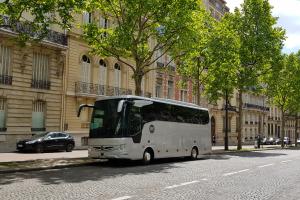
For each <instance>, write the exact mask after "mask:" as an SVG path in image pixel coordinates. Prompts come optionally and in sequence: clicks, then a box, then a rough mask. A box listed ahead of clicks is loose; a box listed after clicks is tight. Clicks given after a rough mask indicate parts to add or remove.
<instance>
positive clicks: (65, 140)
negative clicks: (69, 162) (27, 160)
mask: <svg viewBox="0 0 300 200" xmlns="http://www.w3.org/2000/svg"><path fill="white" fill-rule="evenodd" d="M74 146H75V142H74V138H73V137H72V136H71V135H69V134H68V133H65V132H46V133H39V134H35V135H33V136H32V138H31V139H27V140H21V141H19V142H17V150H18V151H35V152H37V153H42V152H44V151H49V150H65V151H67V152H71V151H72V150H73V148H74Z"/></svg>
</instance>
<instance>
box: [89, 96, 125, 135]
mask: <svg viewBox="0 0 300 200" xmlns="http://www.w3.org/2000/svg"><path fill="white" fill-rule="evenodd" d="M119 101H120V99H113V100H112V99H110V100H102V101H96V103H95V108H94V110H93V114H92V120H91V125H90V138H114V137H122V129H121V127H122V112H120V113H118V112H117V109H118V103H119Z"/></svg>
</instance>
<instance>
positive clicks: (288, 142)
mask: <svg viewBox="0 0 300 200" xmlns="http://www.w3.org/2000/svg"><path fill="white" fill-rule="evenodd" d="M283 142H284V144H285V145H288V144H291V140H290V138H289V137H284V138H283Z"/></svg>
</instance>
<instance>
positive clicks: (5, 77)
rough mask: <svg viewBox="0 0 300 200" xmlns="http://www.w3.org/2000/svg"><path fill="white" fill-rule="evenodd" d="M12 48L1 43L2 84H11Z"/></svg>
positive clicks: (0, 67)
mask: <svg viewBox="0 0 300 200" xmlns="http://www.w3.org/2000/svg"><path fill="white" fill-rule="evenodd" d="M10 65H11V50H10V48H8V47H7V46H4V45H2V44H0V84H5V85H11V84H12V76H11V66H10Z"/></svg>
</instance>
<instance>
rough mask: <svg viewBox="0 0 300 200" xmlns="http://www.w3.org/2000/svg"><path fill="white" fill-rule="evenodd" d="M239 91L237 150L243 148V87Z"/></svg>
mask: <svg viewBox="0 0 300 200" xmlns="http://www.w3.org/2000/svg"><path fill="white" fill-rule="evenodd" d="M238 93H239V111H238V113H239V125H238V129H237V132H238V138H237V139H238V145H237V150H241V149H242V121H243V92H242V90H241V89H239V91H238Z"/></svg>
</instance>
